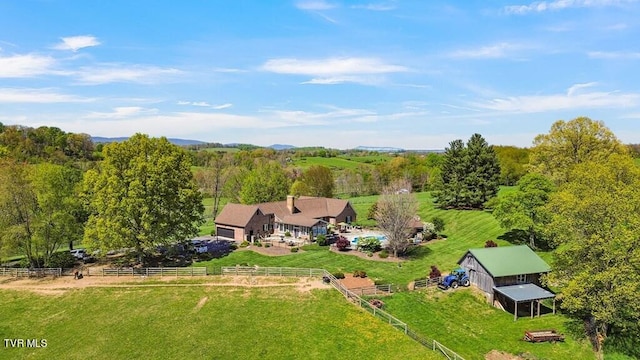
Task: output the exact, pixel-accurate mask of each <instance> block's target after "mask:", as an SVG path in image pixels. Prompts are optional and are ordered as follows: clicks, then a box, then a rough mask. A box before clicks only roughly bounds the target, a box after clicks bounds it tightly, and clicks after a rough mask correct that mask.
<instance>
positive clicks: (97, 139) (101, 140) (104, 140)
mask: <svg viewBox="0 0 640 360" xmlns="http://www.w3.org/2000/svg"><path fill="white" fill-rule="evenodd" d="M128 139H129V137H128V136H126V137H102V136H92V137H91V140H92V141H93V142H94V143H96V144H98V143H102V144H107V143H112V142H123V141H126V140H128ZM167 140H169V142H170V143H172V144H175V145H180V146H182V145H203V144H206V142H204V141H200V140H189V139H176V138H167Z"/></svg>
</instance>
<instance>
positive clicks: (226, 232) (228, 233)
mask: <svg viewBox="0 0 640 360" xmlns="http://www.w3.org/2000/svg"><path fill="white" fill-rule="evenodd" d="M216 235H218V236H222V237H226V238H230V239H234V236H235V231H233V229H227V228H221V227H219V228H216Z"/></svg>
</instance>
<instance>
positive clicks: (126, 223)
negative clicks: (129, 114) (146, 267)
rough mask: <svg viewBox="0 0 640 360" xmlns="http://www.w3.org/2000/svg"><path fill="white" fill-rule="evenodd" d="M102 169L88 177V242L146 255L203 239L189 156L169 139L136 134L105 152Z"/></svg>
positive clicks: (199, 202) (86, 176) (198, 195)
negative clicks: (162, 247) (158, 248)
mask: <svg viewBox="0 0 640 360" xmlns="http://www.w3.org/2000/svg"><path fill="white" fill-rule="evenodd" d="M103 154H104V161H103V162H102V164H101V166H100V170H99V171H95V170H90V171H88V172H86V173H85V177H84V191H85V193H86V196H87V198H88V199H89V209H90V216H89V220H88V221H87V225H86V228H85V233H84V240H85V242H87V243H88V244H89V245H90V246H91V247H93V248H100V249H104V250H108V249H114V248H123V247H125V248H134V249H135V251H136V253H137V254H138V255H139V258H140V259H141V260H142V255H143V253H144V251H146V250H149V249H152V248H153V247H154V246H155V245H158V244H169V243H173V242H179V241H184V240H186V239H188V238H190V237H193V236H195V235H197V233H198V225H199V224H201V223H202V213H203V211H204V207H203V205H202V195H201V193H200V192H199V191H198V186H197V185H196V183H195V181H194V179H193V174H192V173H191V162H190V157H189V155H188V153H187V152H186V151H185V150H184V149H182V148H180V147H178V146H175V145H173V144H171V143H170V142H169V141H168V140H167V139H166V138H164V137H163V138H149V137H148V136H147V135H142V134H136V135H134V136H133V137H131V138H130V139H129V140H127V141H124V142H122V143H112V144H109V145H107V146H105V147H104V149H103Z"/></svg>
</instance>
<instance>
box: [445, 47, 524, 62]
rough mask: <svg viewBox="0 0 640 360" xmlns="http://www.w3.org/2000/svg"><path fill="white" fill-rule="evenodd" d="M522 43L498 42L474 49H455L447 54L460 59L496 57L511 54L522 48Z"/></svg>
mask: <svg viewBox="0 0 640 360" xmlns="http://www.w3.org/2000/svg"><path fill="white" fill-rule="evenodd" d="M522 48H523V46H522V45H516V44H510V43H499V44H494V45H489V46H482V47H479V48H476V49H465V50H457V51H454V52H452V53H450V54H449V56H450V57H453V58H461V59H497V58H504V57H507V56H509V55H511V54H512V53H513V52H514V51H516V50H520V49H522Z"/></svg>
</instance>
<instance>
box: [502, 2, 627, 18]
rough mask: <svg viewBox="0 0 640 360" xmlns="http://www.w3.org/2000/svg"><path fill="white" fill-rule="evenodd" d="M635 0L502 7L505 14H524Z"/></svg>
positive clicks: (545, 3)
mask: <svg viewBox="0 0 640 360" xmlns="http://www.w3.org/2000/svg"><path fill="white" fill-rule="evenodd" d="M632 2H636V0H555V1H534V2H532V3H530V4H528V5H509V6H505V7H504V12H505V13H507V14H516V15H524V14H527V13H532V12H534V13H536V12H545V11H554V10H564V9H569V8H581V7H582V8H584V7H604V6H616V5H622V4H625V3H632Z"/></svg>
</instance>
